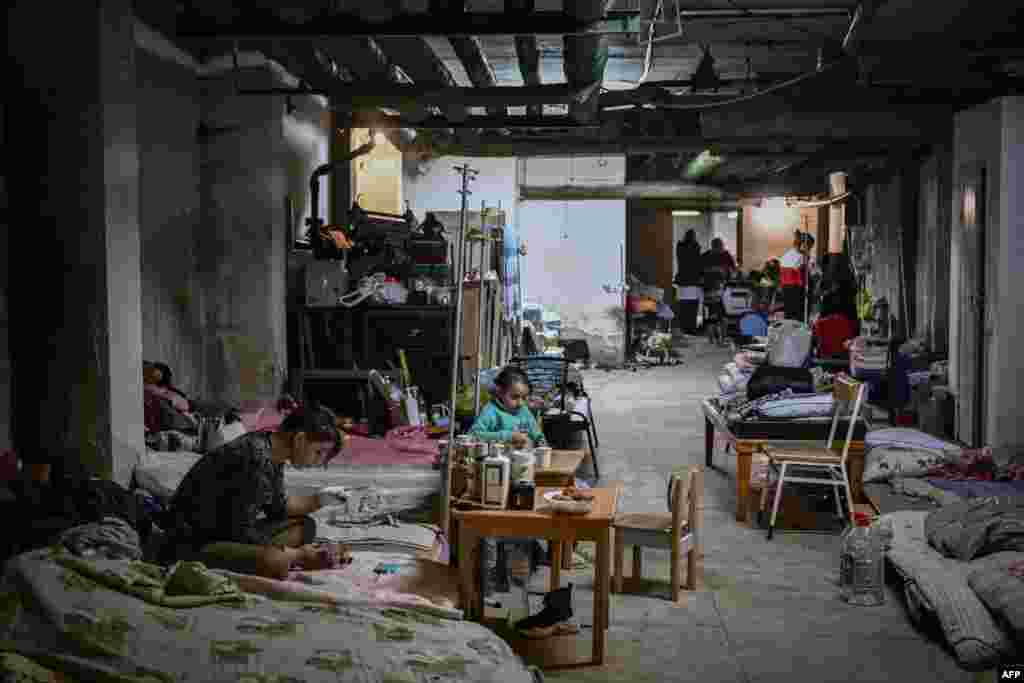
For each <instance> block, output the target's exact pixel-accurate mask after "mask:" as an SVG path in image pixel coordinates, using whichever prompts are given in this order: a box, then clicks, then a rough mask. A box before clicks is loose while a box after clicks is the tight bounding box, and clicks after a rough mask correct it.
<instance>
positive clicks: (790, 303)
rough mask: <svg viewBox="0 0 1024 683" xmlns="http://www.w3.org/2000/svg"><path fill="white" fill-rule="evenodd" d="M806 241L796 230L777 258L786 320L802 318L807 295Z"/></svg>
mask: <svg viewBox="0 0 1024 683" xmlns="http://www.w3.org/2000/svg"><path fill="white" fill-rule="evenodd" d="M807 262H808V259H807V242H806V241H805V240H804V235H803V233H802V232H799V231H798V232H797V233H796V236H795V237H794V238H793V246H792V247H790V248H789V249H788V250H787V251H786V253H785V254H783V255H782V258H781V259H779V266H780V268H779V276H780V280H781V282H780V284H781V285H782V303H783V306H784V307H785V315H786V320H803V319H804V297H805V296H807Z"/></svg>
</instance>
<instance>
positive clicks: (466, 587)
mask: <svg viewBox="0 0 1024 683" xmlns="http://www.w3.org/2000/svg"><path fill="white" fill-rule="evenodd" d="M451 523H452V527H453V528H458V527H461V526H462V525H461V524H459V523H458V520H457V519H456V518H455V517H452V522H451ZM471 536H473V534H472V533H470V532H469V530H468V529H465V528H459V537H460V539H459V540H460V543H459V549H458V555H459V585H460V586H461V590H460V593H461V594H462V595H461V597H462V609H463V611H464V612H465V615H466V619H467V620H472V619H473V618H474V616H475V615H474V612H473V610H474V608H475V607H476V603H477V600H476V595H475V593H476V592H477V591H476V590H474V588H475V583H476V581H475V579H474V576H473V565H474V564H475V563H474V562H472V560H471V555H472V548H473V546H472V545H471V544H470V540H471V538H470V537H471ZM482 588H483V586H481V589H482Z"/></svg>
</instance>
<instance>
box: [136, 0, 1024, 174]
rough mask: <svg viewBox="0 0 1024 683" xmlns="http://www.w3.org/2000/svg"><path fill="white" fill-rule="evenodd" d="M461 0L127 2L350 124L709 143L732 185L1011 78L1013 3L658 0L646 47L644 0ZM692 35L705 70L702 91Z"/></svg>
mask: <svg viewBox="0 0 1024 683" xmlns="http://www.w3.org/2000/svg"><path fill="white" fill-rule="evenodd" d="M458 1H459V0H455V2H454V3H453V2H452V0H377V1H376V2H373V3H369V2H362V1H358V0H341V1H338V2H332V3H323V2H313V0H307V2H305V3H293V6H292V7H290V8H289V9H287V10H285V9H281V8H279V7H278V6H277V3H271V2H248V3H242V2H240V1H239V2H235V3H232V2H229V1H227V0H216V1H213V2H203V3H181V2H179V3H176V4H175V9H174V10H169V9H167V8H166V7H165V8H164V9H163V10H160V11H159V12H158V11H157V10H156V9H155V8H156V7H159V6H160V4H159V3H140V9H139V13H140V16H141V18H142V19H143V20H144V21H150V22H152V23H155V24H157V26H156V27H157V28H161V29H163V30H164V32H165V33H167V34H168V35H170V36H177V38H176V40H177V41H178V42H179V44H181V45H182V46H183V47H185V48H186V49H189V50H191V51H193V52H195V53H197V54H199V55H201V56H207V57H209V56H213V55H216V54H218V53H219V52H223V51H224V49H225V46H230V45H231V44H232V43H231V42H230V41H232V40H235V41H239V42H238V44H239V45H243V46H245V47H248V48H249V49H261V50H262V51H264V52H267V53H268V54H272V55H273V58H274V59H276V60H278V61H281V62H282V63H283V64H284V65H285V66H286V67H287V68H289V69H290V70H292V71H293V72H294V73H295V74H296V75H297V76H298V77H300V78H301V79H303V80H304V81H305V83H306V84H308V86H309V87H311V88H313V89H316V90H318V91H322V92H324V93H325V94H328V95H330V96H331V100H332V105H333V106H334V107H335V108H336V109H337V110H338V111H339V112H341V113H342V114H343V115H348V116H350V117H351V119H350V120H351V121H352V124H353V125H371V124H372V125H376V126H377V127H381V128H387V127H390V128H399V127H413V128H417V129H418V130H419V134H418V135H417V138H416V142H414V143H412V145H411V146H410V148H409V149H408V151H409V153H410V154H413V155H415V154H420V155H426V154H438V153H458V154H480V155H565V154H567V153H579V154H587V153H614V152H618V153H625V154H626V155H627V157H628V162H629V163H628V164H627V165H628V169H629V171H628V173H629V177H630V179H631V180H636V181H642V182H673V181H678V182H681V183H684V182H686V183H690V182H693V181H694V180H695V178H694V176H693V171H694V167H693V166H692V165H691V164H690V163H689V162H690V161H692V160H693V158H694V157H696V156H697V155H698V154H699V153H700V152H701V151H702V150H704V149H711V150H712V151H713V152H714V153H715V154H716V155H718V156H719V157H720V163H719V164H717V165H716V166H714V167H712V168H705V169H700V171H701V172H700V174H699V177H697V178H696V180H698V181H699V182H701V183H706V184H709V185H716V186H719V187H722V188H729V189H732V190H737V191H750V192H756V191H761V190H764V189H765V188H768V187H771V188H779V189H791V190H792V191H799V192H810V191H815V190H817V191H820V190H822V189H824V185H825V182H824V174H825V173H827V172H828V171H830V170H836V168H837V166H838V165H842V166H843V167H844V169H845V170H850V171H856V170H857V169H859V168H864V169H870V168H874V167H875V166H877V165H878V163H879V160H880V159H885V158H886V157H894V156H895V157H900V156H901V155H911V154H913V153H914V152H915V150H918V149H920V148H921V147H922V146H925V145H927V144H929V143H932V142H935V141H938V140H941V139H943V138H945V137H948V131H949V129H950V128H949V124H950V117H951V114H952V113H953V112H954V111H956V110H958V109H960V108H963V107H967V106H971V105H973V104H976V103H979V102H983V101H986V100H988V99H990V98H991V97H994V96H999V95H1002V94H1010V93H1016V92H1019V91H1020V87H1021V85H1022V84H1024V81H1022V78H1021V63H1022V62H1021V60H1022V59H1024V48H1021V47H1019V46H1018V45H1019V40H1018V39H1017V38H1016V31H1017V30H1019V28H1020V18H1021V9H1020V7H1019V5H1020V3H994V2H990V3H973V5H969V3H968V2H967V1H966V0H954V1H953V2H945V3H935V2H932V1H931V0H873V1H872V2H866V3H864V4H862V5H857V4H856V3H854V2H849V3H844V2H836V1H835V0H802V1H797V2H794V1H792V0H703V1H695V0H664V2H665V5H666V7H668V8H669V9H670V10H674V9H675V8H677V7H678V8H679V10H680V11H681V12H682V13H683V15H684V18H685V21H684V25H683V26H684V28H683V33H682V35H680V36H677V37H673V38H670V39H667V40H661V41H658V42H656V43H654V45H653V48H652V49H651V50H648V48H647V45H646V44H643V43H642V42H641V41H640V40H638V35H646V28H645V25H643V24H640V23H638V20H640V19H643V18H644V17H646V16H648V13H649V11H650V10H649V8H650V7H651V6H652V3H653V0H532V1H531V0H470V1H469V2H468V3H467V4H465V5H459V4H458ZM143 6H145V7H147V8H148V9H144V8H143ZM325 6H330V7H331V9H330V11H329V12H328V11H327V10H325V9H324V7H325ZM147 13H148V15H149V16H147ZM854 17H856V19H854ZM659 27H660V28H666V29H667V28H670V27H669V26H668V25H659ZM851 27H853V30H852V31H851ZM470 29H473V32H472V33H467V31H469V30H470ZM641 30H642V33H639V34H638V33H637V31H641ZM424 32H428V33H429V35H424V34H423V33H424ZM346 34H348V35H346ZM848 34H851V35H849V36H848ZM847 39H848V40H847ZM844 40H845V41H846V42H845V45H844ZM705 50H706V51H707V53H708V54H710V55H711V57H713V60H714V63H713V74H714V76H717V78H718V79H719V82H718V83H717V87H706V88H703V89H699V88H696V87H694V86H695V84H694V78H695V75H696V74H697V73H698V68H699V66H700V65H701V62H702V58H703V57H704V54H705ZM331 62H333V63H334V64H335V66H336V68H333V69H332V68H330V67H329V65H330V64H331ZM325 64H327V65H328V66H327V67H325V66H324V65H325ZM819 64H824V65H825V68H824V70H822V71H821V72H820V73H816V70H817V68H818V66H819ZM396 67H398V68H396ZM602 67H603V69H602ZM645 71H646V74H645ZM797 78H799V79H800V80H798V81H797V82H795V83H792V84H789V85H786V86H785V87H780V84H784V83H786V82H788V81H791V80H793V79H797ZM343 79H344V80H348V81H350V83H349V84H348V85H345V84H344V83H343ZM527 81H529V82H527ZM341 86H345V87H344V88H342V87H341ZM473 93H475V95H473ZM471 95H472V97H471ZM395 114H397V115H395Z"/></svg>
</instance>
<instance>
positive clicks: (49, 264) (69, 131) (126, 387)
mask: <svg viewBox="0 0 1024 683" xmlns="http://www.w3.org/2000/svg"><path fill="white" fill-rule="evenodd" d="M54 19H55V18H54V16H53V12H52V8H49V7H47V6H45V5H39V4H38V3H27V2H22V3H19V4H18V5H16V6H13V7H9V8H8V45H9V50H10V54H11V56H12V58H13V59H12V61H13V62H14V63H15V65H16V69H17V70H16V72H15V74H14V76H13V78H12V81H13V82H12V83H11V86H12V87H13V88H15V89H17V88H18V86H19V85H20V88H21V92H19V93H17V94H14V93H11V94H12V96H13V100H16V101H18V102H19V106H18V107H17V108H14V109H12V110H11V111H10V116H9V117H6V120H5V132H6V137H7V144H9V145H10V144H11V143H12V142H13V141H21V142H22V144H24V142H25V141H30V143H31V144H35V145H36V147H35V149H34V150H32V151H24V152H23V154H22V155H21V158H22V159H24V164H23V165H22V167H21V168H20V169H19V171H20V173H17V174H12V178H11V209H12V211H11V215H17V216H21V217H22V221H21V223H22V224H21V226H20V227H19V229H18V230H16V231H13V232H12V233H11V235H10V237H11V240H10V241H11V244H10V250H11V256H12V257H13V258H12V259H11V262H12V266H14V264H15V263H17V264H21V263H31V264H32V265H31V268H26V269H24V270H22V271H19V270H18V269H17V267H16V266H14V272H12V274H11V278H10V279H11V287H10V289H9V295H10V321H11V347H12V354H11V355H12V361H13V366H14V375H15V376H14V382H13V384H14V405H15V409H14V431H15V439H16V446H17V448H18V449H19V451H22V452H23V453H24V454H27V455H30V456H33V457H37V458H46V459H49V460H51V461H53V460H58V459H60V458H68V459H69V460H77V461H78V462H80V463H81V464H83V465H85V466H86V467H87V468H88V469H89V470H90V471H92V472H93V473H95V474H98V475H100V476H104V477H110V478H113V479H114V480H116V481H119V482H121V483H127V482H128V479H129V478H130V476H131V470H132V467H133V466H134V465H135V463H136V461H137V457H138V455H139V454H140V453H141V452H143V450H144V447H145V444H144V431H143V419H142V380H141V364H142V357H141V348H142V326H141V315H140V270H139V268H140V267H139V223H138V195H139V153H138V145H137V142H136V112H135V87H136V81H135V67H134V50H135V46H134V39H133V26H134V17H133V14H132V10H131V2H130V1H129V0H102V1H101V2H99V3H74V4H72V5H68V6H67V7H62V8H61V16H60V17H59V21H55V20H54ZM39 36H47V37H48V39H47V40H46V41H41V40H40V39H39ZM55 44H59V45H60V46H61V51H60V54H63V55H72V56H73V57H69V58H60V57H58V55H57V53H55V52H54V51H53V49H52V46H53V45H55ZM22 149H23V150H24V147H22Z"/></svg>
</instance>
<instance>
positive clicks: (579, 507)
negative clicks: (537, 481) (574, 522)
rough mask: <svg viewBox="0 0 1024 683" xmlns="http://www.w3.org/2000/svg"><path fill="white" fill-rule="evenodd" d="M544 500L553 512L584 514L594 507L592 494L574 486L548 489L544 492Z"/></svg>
mask: <svg viewBox="0 0 1024 683" xmlns="http://www.w3.org/2000/svg"><path fill="white" fill-rule="evenodd" d="M544 500H546V501H547V502H548V504H549V505H550V506H551V509H552V510H554V511H555V512H567V513H569V514H576V515H585V514H587V513H588V512H590V511H591V509H592V508H593V507H594V494H593V493H592V492H590V491H587V490H585V489H578V488H576V487H574V486H567V487H565V488H563V489H560V490H558V491H548V492H547V493H545V494H544Z"/></svg>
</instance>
